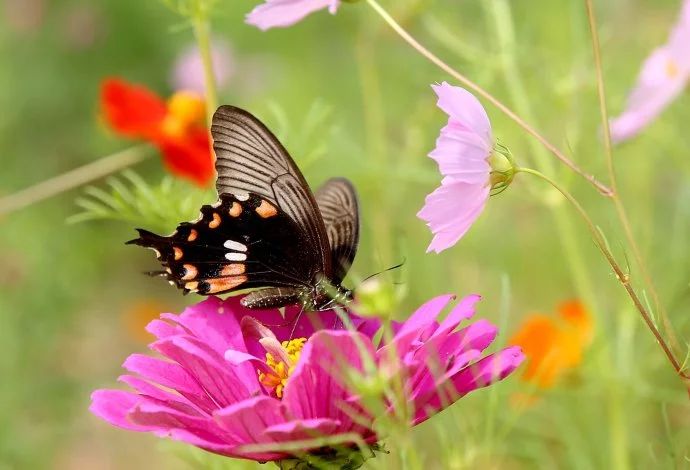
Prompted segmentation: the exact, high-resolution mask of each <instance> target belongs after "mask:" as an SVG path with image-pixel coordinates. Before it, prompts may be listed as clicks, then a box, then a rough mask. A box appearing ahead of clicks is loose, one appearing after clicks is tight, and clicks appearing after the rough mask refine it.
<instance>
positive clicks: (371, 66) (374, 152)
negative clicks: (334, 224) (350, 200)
mask: <svg viewBox="0 0 690 470" xmlns="http://www.w3.org/2000/svg"><path fill="white" fill-rule="evenodd" d="M370 34H375V33H373V32H372V33H369V32H361V33H360V37H359V39H358V40H357V44H356V54H357V68H358V72H359V83H360V85H361V91H362V103H363V106H362V109H363V113H364V116H363V117H364V131H365V134H366V142H367V153H368V154H369V155H371V158H372V159H376V160H378V162H379V164H380V165H381V168H388V167H389V164H388V148H387V147H386V139H385V138H384V136H385V135H386V120H385V116H384V113H383V106H382V104H381V103H382V101H381V86H380V80H379V76H378V73H377V68H376V60H375V56H374V52H375V49H374V48H372V47H371V43H372V41H370V40H369V39H370V38H371V36H370ZM377 191H379V196H380V197H381V198H382V199H383V201H384V202H382V203H381V204H377V209H376V211H377V214H376V224H375V225H374V230H376V233H375V236H374V239H375V240H377V243H376V246H375V247H374V248H375V249H376V250H377V251H378V253H379V256H380V258H381V261H382V262H383V263H387V262H389V261H390V260H391V259H392V257H393V252H392V246H393V244H392V242H391V234H392V232H391V221H390V210H388V208H389V207H390V204H387V203H385V201H387V200H388V188H387V187H386V186H385V185H378V186H377Z"/></svg>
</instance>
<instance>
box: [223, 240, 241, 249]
mask: <svg viewBox="0 0 690 470" xmlns="http://www.w3.org/2000/svg"><path fill="white" fill-rule="evenodd" d="M223 246H224V247H225V248H227V249H228V250H235V251H247V245H245V244H244V243H240V242H236V241H235V240H226V241H225V243H223Z"/></svg>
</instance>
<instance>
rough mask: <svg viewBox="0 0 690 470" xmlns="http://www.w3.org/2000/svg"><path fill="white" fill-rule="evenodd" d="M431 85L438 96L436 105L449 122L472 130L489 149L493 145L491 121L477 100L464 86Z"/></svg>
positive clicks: (445, 83) (444, 83)
mask: <svg viewBox="0 0 690 470" xmlns="http://www.w3.org/2000/svg"><path fill="white" fill-rule="evenodd" d="M431 87H432V88H433V89H434V91H435V92H436V95H437V96H438V107H439V108H441V109H442V110H443V111H444V112H445V113H446V114H448V116H449V117H450V121H449V123H452V124H456V125H459V126H462V127H464V128H465V129H467V130H470V131H472V132H474V133H475V134H477V135H478V136H479V137H481V138H482V140H483V141H484V144H485V145H486V148H487V149H489V150H490V149H491V147H492V146H493V142H492V137H491V123H490V122H489V117H488V116H487V115H486V111H485V110H484V107H483V106H482V105H481V103H480V102H479V100H478V99H477V98H475V97H474V95H473V94H472V93H470V92H469V91H467V90H465V89H464V88H460V87H457V86H452V85H450V84H448V83H447V82H443V83H441V84H440V85H432V86H431Z"/></svg>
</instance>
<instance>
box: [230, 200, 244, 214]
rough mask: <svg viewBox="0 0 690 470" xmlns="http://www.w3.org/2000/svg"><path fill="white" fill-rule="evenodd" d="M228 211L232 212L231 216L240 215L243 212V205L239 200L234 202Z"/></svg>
mask: <svg viewBox="0 0 690 470" xmlns="http://www.w3.org/2000/svg"><path fill="white" fill-rule="evenodd" d="M228 212H229V213H230V216H231V217H239V216H240V214H241V213H242V206H241V205H240V203H239V202H233V203H232V207H230V210H229V211H228Z"/></svg>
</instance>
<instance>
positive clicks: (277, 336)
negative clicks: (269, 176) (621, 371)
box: [90, 295, 523, 462]
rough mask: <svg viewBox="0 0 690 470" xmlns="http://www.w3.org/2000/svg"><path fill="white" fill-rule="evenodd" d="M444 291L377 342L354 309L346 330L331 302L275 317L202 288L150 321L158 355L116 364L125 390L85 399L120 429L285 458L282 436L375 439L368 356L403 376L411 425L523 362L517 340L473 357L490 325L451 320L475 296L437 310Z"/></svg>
mask: <svg viewBox="0 0 690 470" xmlns="http://www.w3.org/2000/svg"><path fill="white" fill-rule="evenodd" d="M451 299H452V296H450V295H445V296H441V297H437V298H435V299H432V300H431V301H429V302H427V303H426V304H424V305H423V306H422V307H420V308H419V309H418V310H417V311H416V312H415V313H414V314H413V315H412V317H410V319H409V320H407V321H406V322H403V323H400V324H396V325H395V328H394V330H395V334H394V337H393V338H392V340H391V341H389V342H388V343H387V344H382V345H378V346H377V345H376V344H375V342H374V336H375V334H376V332H377V331H378V329H379V326H380V322H378V321H377V320H365V319H362V318H360V317H357V316H355V315H351V316H350V317H349V318H350V319H351V322H352V324H353V327H352V328H351V329H345V328H344V327H343V326H342V323H341V321H339V318H338V317H337V315H336V314H335V313H334V312H333V311H329V312H321V313H315V314H306V313H305V314H302V315H299V311H298V309H297V308H296V307H289V308H287V309H286V311H285V316H283V315H281V313H280V311H279V310H277V309H276V310H263V311H257V310H247V309H245V308H243V307H242V306H241V305H240V302H239V299H238V298H237V297H233V298H229V299H227V300H225V301H223V300H220V299H218V298H215V297H211V298H209V299H207V300H204V301H203V302H201V303H199V304H197V305H194V306H191V307H188V308H187V309H186V310H185V311H184V312H183V313H182V314H181V315H173V314H163V315H161V319H160V320H154V321H152V322H151V323H150V324H149V325H148V327H147V329H148V331H149V332H151V333H152V334H154V335H155V336H156V337H157V340H156V341H154V342H153V343H152V344H151V345H150V347H151V349H153V350H154V351H156V352H158V353H160V354H161V355H162V356H164V358H165V359H159V358H154V357H150V356H147V355H142V354H132V355H131V356H129V358H127V360H126V361H125V363H124V365H123V366H124V368H125V369H127V370H128V371H129V372H130V373H131V374H128V375H124V376H122V377H120V381H121V382H123V383H125V384H127V385H129V386H130V387H132V388H133V389H134V391H123V390H97V391H95V392H94V393H93V395H92V403H91V408H90V409H91V411H92V412H93V413H94V414H95V415H97V416H99V417H101V418H102V419H104V420H106V421H107V422H109V423H111V424H113V425H115V426H118V427H121V428H125V429H129V430H133V431H145V432H151V433H154V434H156V435H158V436H161V437H163V436H166V437H170V438H172V439H176V440H179V441H183V442H186V443H189V444H192V445H195V446H197V447H200V448H202V449H205V450H208V451H210V452H215V453H218V454H222V455H226V456H230V457H236V458H245V459H253V460H256V461H261V462H264V461H272V460H282V459H286V458H291V457H292V456H291V455H290V453H289V452H287V451H286V450H284V449H282V448H281V445H283V446H284V445H285V443H288V442H291V441H296V440H305V439H306V440H308V439H313V438H315V437H321V436H328V437H333V436H339V435H346V433H348V434H347V436H352V435H353V434H356V435H358V436H361V439H362V440H363V441H364V442H366V443H368V444H373V443H375V442H376V441H377V440H378V439H379V436H377V435H376V433H375V431H374V429H375V419H376V418H375V417H374V416H373V415H372V413H370V412H369V411H367V410H366V408H365V406H364V404H363V403H362V395H361V391H358V389H357V386H356V384H357V383H362V376H363V375H366V374H368V373H371V372H370V371H371V365H373V366H374V369H375V371H376V373H377V374H379V375H378V376H379V377H380V376H381V375H382V374H383V375H386V374H388V375H386V376H387V377H392V376H394V377H402V380H403V384H404V386H403V390H404V393H405V397H406V399H407V400H408V401H409V403H410V404H411V405H412V408H411V409H412V410H414V413H413V414H412V415H410V419H409V421H410V424H413V425H414V424H418V423H420V422H422V421H424V420H426V419H427V418H428V417H430V416H431V415H433V414H435V413H437V412H439V411H440V410H442V409H443V408H445V407H447V406H449V405H450V404H452V403H453V402H455V401H456V400H457V399H458V398H460V397H461V396H463V395H465V394H467V393H469V392H471V391H473V390H475V389H477V388H480V387H484V386H487V385H489V384H491V383H492V382H494V381H497V380H500V379H502V378H504V377H505V376H507V375H508V374H509V373H511V372H512V371H513V370H514V369H515V368H516V367H517V366H518V365H519V364H520V363H521V362H522V360H523V354H522V352H521V350H520V349H519V348H517V347H510V348H507V349H504V350H502V351H500V352H498V353H495V354H490V355H487V356H484V357H482V352H483V351H484V350H485V349H486V348H487V347H488V346H489V345H490V344H491V342H492V341H493V339H494V337H495V336H496V333H497V330H496V327H494V326H493V325H492V324H490V323H489V322H487V321H485V320H479V321H477V322H475V323H472V324H470V325H468V326H465V327H463V328H462V329H458V328H457V327H458V325H459V324H460V323H461V322H463V321H465V320H467V319H469V318H470V317H472V315H473V314H474V304H475V303H476V302H477V300H479V297H478V296H471V297H468V298H466V299H464V300H462V301H461V302H460V303H459V304H457V305H456V306H455V307H454V308H453V309H452V310H451V311H450V313H449V314H448V315H447V316H446V318H445V319H444V320H443V321H439V320H438V317H439V315H440V313H441V311H442V310H443V309H444V308H445V307H446V306H447V305H448V304H449V302H450V301H451ZM317 325H320V326H317ZM324 327H325V328H324ZM290 338H294V339H290ZM392 358H397V360H396V361H392V360H391V359H392ZM367 371H369V372H367ZM353 373H356V374H357V376H356V377H355V380H348V377H350V378H352V374H353ZM386 403H389V405H388V411H389V412H391V413H392V412H394V411H395V409H393V405H392V404H390V403H391V402H386ZM348 439H349V440H348ZM351 439H352V437H349V438H346V440H345V441H344V442H345V443H346V444H349V443H351ZM314 446H315V447H318V448H320V449H321V451H322V450H323V444H318V445H317V444H314ZM309 450H311V449H310V448H308V447H307V448H304V451H305V452H308V451H309Z"/></svg>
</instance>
